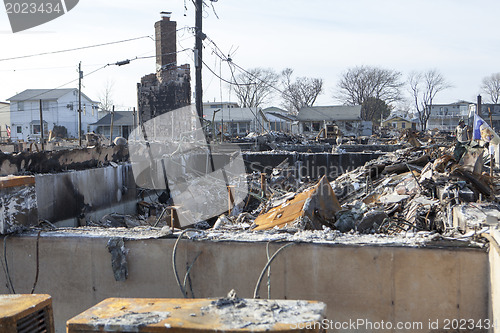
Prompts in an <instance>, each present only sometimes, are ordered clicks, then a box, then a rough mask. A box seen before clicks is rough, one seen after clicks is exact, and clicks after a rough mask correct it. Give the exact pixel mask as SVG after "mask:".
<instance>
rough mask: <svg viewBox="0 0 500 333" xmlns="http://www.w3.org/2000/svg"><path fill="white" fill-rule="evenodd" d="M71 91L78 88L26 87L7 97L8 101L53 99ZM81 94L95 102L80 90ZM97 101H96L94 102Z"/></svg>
mask: <svg viewBox="0 0 500 333" xmlns="http://www.w3.org/2000/svg"><path fill="white" fill-rule="evenodd" d="M73 91H75V92H78V89H75V88H68V89H26V90H25V91H23V92H21V93H19V94H17V95H14V96H12V97H11V98H7V100H8V101H34V100H39V99H41V100H54V99H56V100H57V99H59V98H61V97H63V96H64V95H67V94H69V93H72V92H73ZM82 96H83V97H85V98H86V99H88V100H89V101H92V102H95V101H93V100H92V99H90V98H89V97H88V96H87V95H85V94H84V93H83V92H82ZM95 103H97V102H95Z"/></svg>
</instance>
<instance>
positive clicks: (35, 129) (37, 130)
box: [31, 125, 40, 134]
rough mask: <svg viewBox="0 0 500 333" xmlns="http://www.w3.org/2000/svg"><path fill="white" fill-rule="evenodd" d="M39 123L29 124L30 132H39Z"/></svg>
mask: <svg viewBox="0 0 500 333" xmlns="http://www.w3.org/2000/svg"><path fill="white" fill-rule="evenodd" d="M39 133H40V125H31V134H39Z"/></svg>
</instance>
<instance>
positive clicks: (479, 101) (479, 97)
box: [476, 95, 482, 117]
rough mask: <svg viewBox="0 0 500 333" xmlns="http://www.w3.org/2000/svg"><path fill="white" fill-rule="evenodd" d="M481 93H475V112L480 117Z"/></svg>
mask: <svg viewBox="0 0 500 333" xmlns="http://www.w3.org/2000/svg"><path fill="white" fill-rule="evenodd" d="M481 104H482V103H481V95H477V106H476V114H477V115H478V116H479V117H482V115H481V109H482V105H481Z"/></svg>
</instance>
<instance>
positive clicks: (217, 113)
mask: <svg viewBox="0 0 500 333" xmlns="http://www.w3.org/2000/svg"><path fill="white" fill-rule="evenodd" d="M203 117H204V118H205V120H207V121H209V122H214V123H215V129H216V131H217V132H223V133H224V134H228V135H238V136H243V135H247V134H248V133H250V132H257V133H262V132H265V131H268V130H269V120H268V119H267V117H266V115H265V114H264V112H262V109H261V108H203Z"/></svg>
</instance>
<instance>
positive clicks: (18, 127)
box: [16, 126, 23, 134]
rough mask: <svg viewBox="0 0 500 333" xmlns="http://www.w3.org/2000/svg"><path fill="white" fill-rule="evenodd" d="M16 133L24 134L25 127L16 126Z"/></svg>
mask: <svg viewBox="0 0 500 333" xmlns="http://www.w3.org/2000/svg"><path fill="white" fill-rule="evenodd" d="M16 133H17V134H21V133H23V127H22V126H16Z"/></svg>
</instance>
